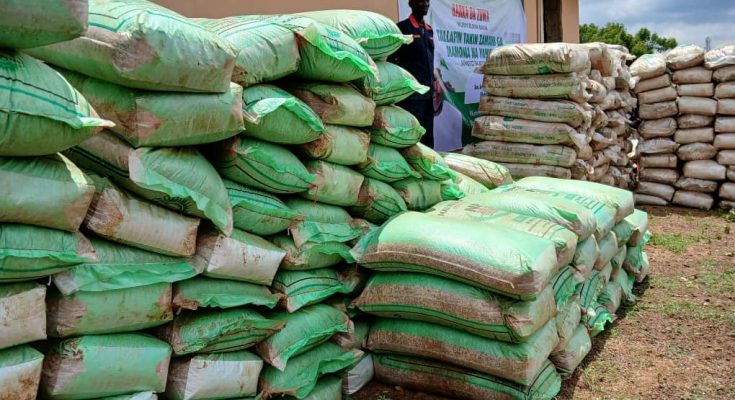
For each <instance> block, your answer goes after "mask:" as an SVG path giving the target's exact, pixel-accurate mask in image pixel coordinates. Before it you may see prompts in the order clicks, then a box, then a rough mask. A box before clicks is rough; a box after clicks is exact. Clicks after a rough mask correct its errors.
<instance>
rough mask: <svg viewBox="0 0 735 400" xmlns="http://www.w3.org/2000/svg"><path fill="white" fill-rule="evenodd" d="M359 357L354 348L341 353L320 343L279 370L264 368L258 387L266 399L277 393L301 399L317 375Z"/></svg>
mask: <svg viewBox="0 0 735 400" xmlns="http://www.w3.org/2000/svg"><path fill="white" fill-rule="evenodd" d="M363 354H364V353H363V352H362V351H361V350H358V349H352V350H343V349H342V348H341V347H339V346H338V345H336V344H334V343H331V342H327V343H323V344H322V345H320V346H318V347H316V348H314V349H313V350H310V351H308V352H306V353H304V354H302V355H300V356H298V357H294V358H293V359H292V360H291V362H289V364H288V366H287V367H286V368H285V369H283V370H279V369H277V368H275V367H270V366H266V367H265V368H264V369H263V373H262V374H261V375H260V388H261V390H262V391H263V395H264V396H265V397H266V398H268V397H273V396H275V395H279V394H280V395H289V396H293V397H296V398H297V399H305V398H306V397H307V396H308V395H309V394H310V393H311V392H313V391H314V388H315V387H316V385H317V380H318V379H319V378H320V377H321V376H323V375H325V374H331V373H335V372H339V371H342V370H345V369H348V368H350V367H352V366H353V365H355V364H356V363H357V362H358V361H360V359H361V358H362V356H363Z"/></svg>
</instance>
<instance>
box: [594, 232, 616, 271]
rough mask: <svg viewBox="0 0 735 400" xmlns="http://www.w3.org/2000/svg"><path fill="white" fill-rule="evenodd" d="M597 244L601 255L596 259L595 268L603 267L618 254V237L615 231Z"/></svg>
mask: <svg viewBox="0 0 735 400" xmlns="http://www.w3.org/2000/svg"><path fill="white" fill-rule="evenodd" d="M597 244H598V246H599V248H600V256H599V257H597V261H595V268H597V269H602V268H603V267H605V266H606V265H607V263H609V262H611V261H612V260H613V258H615V255H616V254H618V239H617V238H616V237H615V232H610V233H608V234H607V235H605V237H603V238H602V239H600V240H599V241H598V242H597Z"/></svg>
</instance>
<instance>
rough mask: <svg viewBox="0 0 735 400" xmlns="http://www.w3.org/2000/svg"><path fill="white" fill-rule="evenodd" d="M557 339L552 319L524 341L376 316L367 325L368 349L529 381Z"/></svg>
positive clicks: (518, 381)
mask: <svg viewBox="0 0 735 400" xmlns="http://www.w3.org/2000/svg"><path fill="white" fill-rule="evenodd" d="M558 340H559V338H558V336H557V334H556V323H555V321H549V322H547V323H546V324H545V325H544V326H543V327H542V328H541V329H540V330H539V331H538V332H536V333H534V334H533V335H532V336H531V337H530V338H529V339H528V341H527V342H525V343H505V342H500V341H496V340H491V339H486V338H483V337H479V336H474V335H472V334H469V333H466V332H462V331H459V330H456V329H452V328H448V327H445V326H442V325H433V324H430V323H427V322H421V321H411V320H399V319H378V320H377V321H375V323H373V325H372V326H371V327H370V334H369V335H368V346H367V347H368V349H370V350H372V351H374V352H377V353H392V354H402V355H408V356H415V357H422V358H429V359H434V360H439V361H444V362H448V363H451V364H454V365H457V366H463V367H466V368H470V369H473V370H475V371H479V372H482V373H486V374H490V375H493V376H497V377H499V378H503V379H507V380H509V381H512V382H517V383H520V384H522V385H531V384H532V383H533V381H534V378H536V377H537V376H538V374H539V372H541V370H542V369H543V367H544V365H545V363H546V360H547V359H548V358H549V355H550V354H551V351H552V350H553V349H554V347H555V346H556V343H557V341H558Z"/></svg>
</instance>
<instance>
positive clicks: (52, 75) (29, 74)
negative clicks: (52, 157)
mask: <svg viewBox="0 0 735 400" xmlns="http://www.w3.org/2000/svg"><path fill="white" fill-rule="evenodd" d="M15 2H16V1H13V3H15ZM18 3H19V4H18V5H17V6H16V7H17V8H18V9H19V10H20V9H23V10H24V12H27V11H28V10H33V9H40V8H44V7H41V6H38V7H36V6H28V5H22V6H21V5H20V2H18ZM11 10H12V7H11ZM7 12H8V10H7V9H3V15H2V18H4V17H7ZM11 14H12V11H11ZM2 25H4V24H2V22H0V26H2ZM2 30H3V28H2V27H0V32H2ZM4 37H5V36H4V35H3V34H2V33H0V38H4ZM0 41H2V39H0ZM0 61H1V62H0V132H2V134H0V156H41V155H46V154H53V153H56V152H58V151H62V150H66V149H67V148H69V147H72V146H74V145H76V144H78V143H80V142H82V141H83V140H84V139H86V138H88V137H90V136H92V135H93V134H95V133H97V132H99V131H100V130H101V129H102V128H103V127H111V126H113V125H114V124H113V123H112V122H110V121H106V120H104V119H101V118H100V117H99V116H98V115H97V112H95V110H94V109H93V108H92V106H90V105H89V103H88V102H87V100H86V99H85V98H84V97H83V96H82V95H81V94H80V93H79V92H77V91H76V89H74V87H72V86H71V85H70V84H69V83H68V82H67V81H66V80H65V79H64V77H62V76H61V75H60V74H59V73H58V72H56V71H54V70H53V69H51V68H50V67H49V66H47V65H46V64H44V63H42V62H40V61H38V60H35V59H33V58H32V57H28V56H27V55H24V54H22V53H19V52H16V51H13V50H3V51H0Z"/></svg>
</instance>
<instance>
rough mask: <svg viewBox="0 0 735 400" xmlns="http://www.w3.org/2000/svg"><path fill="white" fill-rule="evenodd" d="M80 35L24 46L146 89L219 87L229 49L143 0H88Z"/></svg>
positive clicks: (224, 80) (225, 82)
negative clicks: (85, 23)
mask: <svg viewBox="0 0 735 400" xmlns="http://www.w3.org/2000/svg"><path fill="white" fill-rule="evenodd" d="M89 25H90V28H89V29H88V30H87V32H86V33H85V34H84V36H82V37H81V38H78V39H74V40H70V41H68V42H62V43H57V44H53V45H50V46H44V47H38V48H34V49H29V50H27V52H28V53H29V54H31V55H32V56H34V57H37V58H40V59H42V60H44V61H47V62H49V63H51V64H54V65H58V66H60V67H63V68H66V69H69V70H72V71H77V72H80V73H83V74H84V75H88V76H92V77H95V78H97V79H102V80H104V81H108V82H112V83H116V84H118V85H122V86H127V87H133V88H138V89H149V90H159V91H160V90H166V91H182V92H225V91H227V89H228V88H229V86H230V77H231V76H232V69H233V67H234V66H235V52H234V49H233V48H232V45H230V44H229V43H228V42H227V41H225V40H224V39H221V38H219V37H218V36H217V35H215V34H214V33H212V32H209V31H207V30H206V29H204V28H202V27H200V26H197V25H196V24H193V23H192V22H191V21H190V20H189V19H187V18H186V17H184V16H183V15H180V14H177V13H175V12H173V11H171V10H169V9H166V8H164V7H161V6H159V5H157V4H154V3H152V2H148V1H145V0H89Z"/></svg>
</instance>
